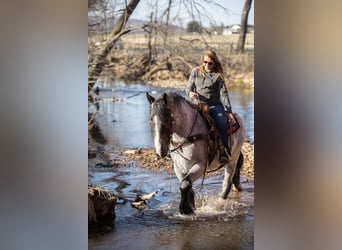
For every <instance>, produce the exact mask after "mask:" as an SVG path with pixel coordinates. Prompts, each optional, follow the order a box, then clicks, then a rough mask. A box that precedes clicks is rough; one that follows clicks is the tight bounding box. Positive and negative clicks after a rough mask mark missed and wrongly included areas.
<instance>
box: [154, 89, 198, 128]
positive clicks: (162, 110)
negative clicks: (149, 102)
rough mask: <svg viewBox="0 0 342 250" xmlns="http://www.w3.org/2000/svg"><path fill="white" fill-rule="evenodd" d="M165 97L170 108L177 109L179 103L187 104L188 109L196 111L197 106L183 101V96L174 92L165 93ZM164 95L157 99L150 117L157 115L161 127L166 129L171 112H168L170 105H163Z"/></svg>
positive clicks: (168, 125) (179, 105) (168, 126)
mask: <svg viewBox="0 0 342 250" xmlns="http://www.w3.org/2000/svg"><path fill="white" fill-rule="evenodd" d="M165 94H166V97H167V103H171V106H172V105H173V106H176V107H178V108H180V107H181V103H182V102H185V103H187V104H188V105H189V106H190V107H192V108H194V109H197V110H198V107H197V105H195V104H193V103H191V102H190V101H188V100H187V99H185V98H184V97H183V96H181V95H180V94H177V93H175V92H166V93H165ZM164 97H165V96H164V95H162V96H161V97H160V98H158V99H157V100H156V101H155V102H154V105H153V110H152V113H151V115H152V116H153V115H157V116H158V117H159V118H160V120H161V122H162V124H163V126H165V127H166V128H168V129H169V128H170V127H171V110H170V105H165V100H164Z"/></svg>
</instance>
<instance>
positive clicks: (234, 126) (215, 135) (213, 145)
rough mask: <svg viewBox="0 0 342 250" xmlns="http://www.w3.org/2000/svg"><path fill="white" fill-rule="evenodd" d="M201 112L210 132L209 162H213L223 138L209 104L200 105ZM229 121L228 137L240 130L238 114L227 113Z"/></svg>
mask: <svg viewBox="0 0 342 250" xmlns="http://www.w3.org/2000/svg"><path fill="white" fill-rule="evenodd" d="M198 107H199V112H200V114H201V115H202V117H203V118H204V120H205V121H206V124H207V126H208V130H209V135H208V138H209V150H208V160H209V162H212V161H213V160H214V158H215V155H216V154H217V153H218V152H219V149H220V147H221V145H222V142H221V136H220V133H219V131H218V130H217V127H216V123H215V120H214V119H213V118H212V117H211V116H210V114H209V106H208V105H207V104H199V105H198ZM226 115H227V119H228V136H230V135H232V134H234V133H235V132H236V131H237V130H238V129H239V128H240V124H239V123H238V121H237V119H236V113H226Z"/></svg>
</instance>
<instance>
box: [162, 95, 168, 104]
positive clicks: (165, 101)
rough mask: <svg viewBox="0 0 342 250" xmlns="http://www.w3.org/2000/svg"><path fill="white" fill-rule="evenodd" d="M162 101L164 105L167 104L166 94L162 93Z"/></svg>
mask: <svg viewBox="0 0 342 250" xmlns="http://www.w3.org/2000/svg"><path fill="white" fill-rule="evenodd" d="M163 101H164V103H165V104H167V94H166V93H164V95H163Z"/></svg>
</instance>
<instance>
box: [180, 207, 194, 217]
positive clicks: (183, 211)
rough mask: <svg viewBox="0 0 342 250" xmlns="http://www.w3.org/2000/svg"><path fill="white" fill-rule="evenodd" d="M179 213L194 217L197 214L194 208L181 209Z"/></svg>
mask: <svg viewBox="0 0 342 250" xmlns="http://www.w3.org/2000/svg"><path fill="white" fill-rule="evenodd" d="M179 212H180V213H181V214H185V215H194V214H195V211H194V210H193V209H192V208H183V209H179Z"/></svg>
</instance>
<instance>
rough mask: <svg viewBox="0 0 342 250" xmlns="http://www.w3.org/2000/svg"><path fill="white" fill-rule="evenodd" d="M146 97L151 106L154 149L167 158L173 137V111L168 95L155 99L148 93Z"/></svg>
mask: <svg viewBox="0 0 342 250" xmlns="http://www.w3.org/2000/svg"><path fill="white" fill-rule="evenodd" d="M146 97H147V100H148V101H149V103H150V104H151V124H152V127H153V130H154V147H155V149H156V153H157V154H158V155H159V156H161V157H165V156H166V155H167V154H168V151H169V143H170V136H171V122H172V118H171V110H170V108H169V106H168V97H167V94H163V95H162V96H161V97H160V98H159V99H157V100H156V99H155V98H154V97H152V96H150V95H149V94H148V93H147V92H146Z"/></svg>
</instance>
